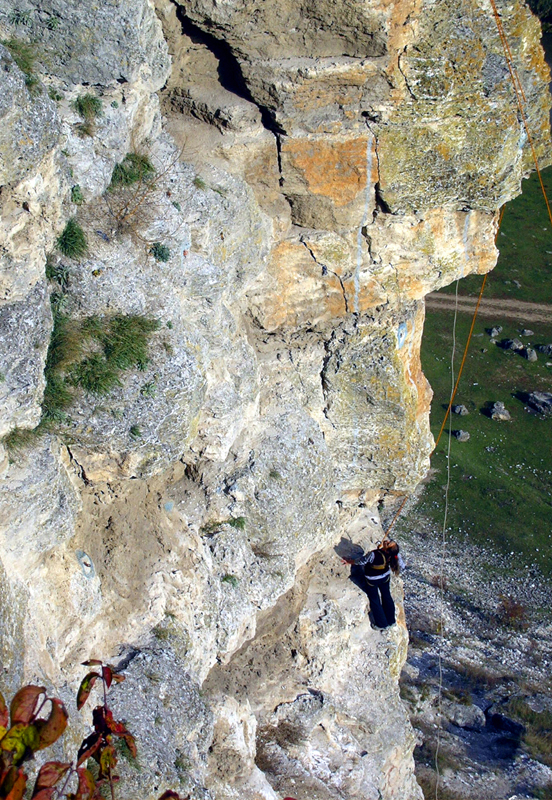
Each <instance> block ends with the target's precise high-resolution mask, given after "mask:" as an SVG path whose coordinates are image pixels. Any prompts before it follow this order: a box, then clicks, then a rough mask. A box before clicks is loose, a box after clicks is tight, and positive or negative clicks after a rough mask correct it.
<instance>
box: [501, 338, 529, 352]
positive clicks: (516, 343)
mask: <svg viewBox="0 0 552 800" xmlns="http://www.w3.org/2000/svg"><path fill="white" fill-rule="evenodd" d="M523 346H524V345H523V342H522V341H521V340H520V339H504V340H503V342H502V347H503V348H504V350H523Z"/></svg>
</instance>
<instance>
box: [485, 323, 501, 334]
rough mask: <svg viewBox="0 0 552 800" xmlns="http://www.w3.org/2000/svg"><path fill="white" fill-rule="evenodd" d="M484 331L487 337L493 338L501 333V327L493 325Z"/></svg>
mask: <svg viewBox="0 0 552 800" xmlns="http://www.w3.org/2000/svg"><path fill="white" fill-rule="evenodd" d="M486 330H487V333H488V334H489V336H492V337H495V336H498V334H499V333H502V325H493V327H492V328H487V329H486Z"/></svg>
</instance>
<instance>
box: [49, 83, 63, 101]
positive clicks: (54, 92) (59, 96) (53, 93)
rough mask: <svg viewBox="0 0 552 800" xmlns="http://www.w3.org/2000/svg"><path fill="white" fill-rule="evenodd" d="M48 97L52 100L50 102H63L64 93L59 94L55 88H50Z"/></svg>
mask: <svg viewBox="0 0 552 800" xmlns="http://www.w3.org/2000/svg"><path fill="white" fill-rule="evenodd" d="M48 97H49V98H50V100H55V101H59V100H63V95H62V93H61V92H58V90H57V89H55V88H54V87H53V86H49V87H48Z"/></svg>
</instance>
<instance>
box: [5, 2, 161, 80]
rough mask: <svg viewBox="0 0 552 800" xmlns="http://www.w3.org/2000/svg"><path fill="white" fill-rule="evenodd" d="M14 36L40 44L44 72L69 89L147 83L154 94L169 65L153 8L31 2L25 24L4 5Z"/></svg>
mask: <svg viewBox="0 0 552 800" xmlns="http://www.w3.org/2000/svg"><path fill="white" fill-rule="evenodd" d="M0 11H2V17H3V24H4V26H5V27H6V28H7V32H8V34H9V35H17V36H19V37H20V36H22V35H23V38H24V39H26V40H27V41H33V40H34V41H37V40H39V41H40V43H41V47H40V51H39V52H38V56H39V61H40V62H41V63H42V67H43V69H44V71H46V72H48V73H49V74H50V75H54V76H55V77H57V78H60V79H61V80H62V81H64V82H65V83H68V84H93V85H94V84H96V85H97V84H104V85H105V84H110V83H113V82H115V81H120V82H134V81H138V80H140V81H143V82H144V84H146V85H147V86H148V87H149V89H150V91H157V90H158V89H160V88H161V86H163V84H164V82H165V80H166V77H167V74H168V71H169V66H170V62H169V59H168V56H167V46H166V43H165V41H164V39H163V36H162V34H161V25H160V23H159V21H158V19H157V18H156V16H155V12H154V10H153V3H150V2H148V0H139V2H126V0H125V2H123V3H114V2H110V1H109V2H103V3H99V4H97V3H96V4H94V3H92V2H85V3H80V4H79V5H78V6H75V5H73V4H72V3H67V2H65V0H47V1H46V2H43V1H42V0H40V2H38V0H29V2H28V3H27V4H26V8H25V13H26V14H27V17H26V19H27V20H28V23H27V24H26V25H21V24H18V23H17V18H16V17H15V16H14V14H13V4H12V3H10V2H9V0H2V2H1V3H0Z"/></svg>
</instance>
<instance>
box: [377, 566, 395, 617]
mask: <svg viewBox="0 0 552 800" xmlns="http://www.w3.org/2000/svg"><path fill="white" fill-rule="evenodd" d="M379 584H380V586H379V589H380V593H381V604H382V606H383V613H384V614H385V619H386V623H385V624H386V625H394V624H395V603H394V602H393V598H392V597H391V579H390V578H384V580H382V581H380V582H379Z"/></svg>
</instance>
